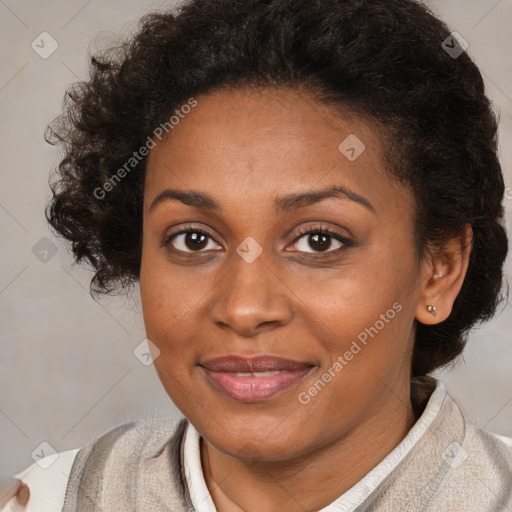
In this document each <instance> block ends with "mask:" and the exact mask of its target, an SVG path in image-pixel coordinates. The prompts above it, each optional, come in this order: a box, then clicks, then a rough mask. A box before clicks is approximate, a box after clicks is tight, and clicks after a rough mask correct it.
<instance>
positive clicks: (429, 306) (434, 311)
mask: <svg viewBox="0 0 512 512" xmlns="http://www.w3.org/2000/svg"><path fill="white" fill-rule="evenodd" d="M427 311H428V312H429V313H432V316H436V315H437V308H436V307H435V306H433V305H432V304H429V305H428V306H427Z"/></svg>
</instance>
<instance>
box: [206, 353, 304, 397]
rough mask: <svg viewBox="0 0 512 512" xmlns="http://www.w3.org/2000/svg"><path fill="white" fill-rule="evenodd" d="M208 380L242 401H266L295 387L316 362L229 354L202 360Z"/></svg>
mask: <svg viewBox="0 0 512 512" xmlns="http://www.w3.org/2000/svg"><path fill="white" fill-rule="evenodd" d="M199 366H200V367H201V368H202V370H203V372H204V373H205V375H206V377H207V380H208V382H209V384H210V385H211V386H212V387H213V388H214V389H215V390H217V391H220V392H221V393H223V394H224V395H226V396H228V397H229V398H231V399H233V400H235V401H237V402H243V403H258V402H264V401H266V400H269V399H271V398H273V397H274V396H276V395H278V394H280V393H282V392H284V391H286V390H288V389H290V388H292V387H294V386H295V385H296V384H297V383H298V382H299V381H301V380H302V379H303V378H304V377H305V376H306V375H307V374H308V373H309V372H310V371H311V370H312V368H314V365H313V364H311V363H305V362H300V361H294V360H292V359H284V358H280V357H274V356H267V355H265V356H260V357H252V358H245V357H240V356H227V357H220V358H215V359H209V360H207V361H203V362H201V363H200V364H199Z"/></svg>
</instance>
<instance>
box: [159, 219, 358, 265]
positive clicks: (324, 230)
mask: <svg viewBox="0 0 512 512" xmlns="http://www.w3.org/2000/svg"><path fill="white" fill-rule="evenodd" d="M184 233H200V234H202V235H205V236H207V237H208V238H210V239H211V240H213V241H214V242H215V243H216V244H218V245H220V243H219V242H218V241H217V240H216V239H215V237H214V236H213V235H212V234H211V233H210V232H209V231H207V230H205V229H204V228H201V227H197V226H193V225H187V226H184V227H183V229H181V230H180V231H177V232H176V233H172V234H171V235H169V236H166V237H165V239H164V241H163V242H162V244H161V246H162V247H167V248H169V245H170V243H171V240H172V239H173V238H175V237H177V236H178V235H182V234H184ZM305 235H328V236H330V237H332V238H334V239H335V240H337V241H338V242H340V243H342V244H343V245H342V246H341V247H339V248H338V249H334V250H331V251H329V250H328V251H317V252H316V253H315V252H311V253H309V252H308V253H305V254H308V257H312V258H316V257H325V256H323V255H332V254H337V253H339V252H340V251H342V250H344V249H346V248H348V247H353V246H354V242H353V241H352V240H350V239H349V238H346V237H344V236H343V235H340V234H339V233H337V232H336V231H334V230H332V229H330V228H328V227H325V226H318V227H316V226H315V227H310V228H306V229H300V230H299V232H298V233H297V236H296V237H295V238H294V243H296V241H297V240H299V239H300V238H301V237H303V236H305ZM174 252H180V253H185V254H194V253H201V252H204V251H190V252H187V251H180V250H176V251H174Z"/></svg>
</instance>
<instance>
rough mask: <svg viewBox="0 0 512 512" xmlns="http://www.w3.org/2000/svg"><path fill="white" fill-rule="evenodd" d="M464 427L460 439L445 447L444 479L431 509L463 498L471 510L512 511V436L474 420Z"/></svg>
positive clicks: (458, 504)
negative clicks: (480, 424)
mask: <svg viewBox="0 0 512 512" xmlns="http://www.w3.org/2000/svg"><path fill="white" fill-rule="evenodd" d="M464 430H465V431H464V435H463V437H462V439H461V440H460V441H454V440H452V442H450V443H449V444H447V445H446V446H445V447H444V450H443V452H442V454H441V458H442V459H443V463H444V471H443V478H442V480H441V481H440V483H439V487H438V488H437V490H436V492H435V494H434V496H432V500H431V503H430V506H431V508H428V510H440V509H441V508H440V505H443V506H444V507H445V508H444V509H445V510H446V509H447V508H446V507H447V506H448V505H449V506H450V507H457V506H460V505H461V501H463V503H464V505H465V506H466V507H467V508H466V509H467V510H486V511H487V510H489V511H490V510H492V511H493V512H494V511H496V512H497V511H505V510H512V439H511V438H509V437H505V436H502V435H498V434H494V433H492V432H489V431H487V430H484V429H483V428H480V427H477V426H476V425H472V424H470V423H465V429H464ZM461 496H464V500H465V501H464V500H462V498H461ZM452 509H453V508H452Z"/></svg>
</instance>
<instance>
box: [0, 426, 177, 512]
mask: <svg viewBox="0 0 512 512" xmlns="http://www.w3.org/2000/svg"><path fill="white" fill-rule="evenodd" d="M185 424H186V420H184V419H183V418H180V419H176V418H171V419H164V418H149V419H142V420H138V421H134V422H129V423H123V424H121V425H118V426H116V427H114V428H112V429H111V430H109V431H107V432H106V433H104V434H102V435H101V436H99V437H97V438H95V439H92V440H91V441H89V442H88V443H86V444H85V445H84V446H83V447H82V448H77V449H74V450H68V451H64V452H59V453H57V454H54V455H50V456H48V457H44V458H42V459H41V460H38V461H37V462H35V463H34V464H32V465H31V466H29V467H27V468H26V469H25V470H23V471H21V472H20V473H18V474H16V475H14V479H15V480H14V482H13V484H12V485H11V486H10V488H9V489H8V490H7V492H6V493H5V494H4V495H3V496H0V512H55V511H60V510H62V507H63V505H64V499H65V496H66V491H67V488H68V482H69V480H70V476H71V475H72V471H74V472H75V473H77V474H78V473H79V472H80V471H83V470H84V465H85V463H86V461H87V459H88V458H89V457H93V458H94V462H95V463H96V464H97V463H98V462H99V461H98V459H102V460H103V459H107V458H108V457H109V456H111V455H112V454H113V453H115V457H116V462H117V463H118V464H119V463H123V461H124V462H125V463H126V464H131V463H132V462H133V460H134V459H138V458H141V457H148V456H151V455H152V454H154V453H155V452H157V451H158V450H159V449H161V447H162V445H163V444H165V443H167V442H168V441H169V440H171V441H173V440H174V441H175V442H176V443H177V442H179V440H180V439H181V435H180V434H181V433H182V431H183V429H184V426H185Z"/></svg>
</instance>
